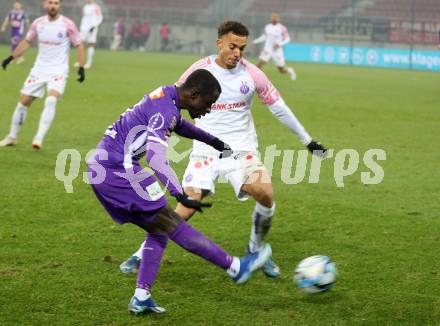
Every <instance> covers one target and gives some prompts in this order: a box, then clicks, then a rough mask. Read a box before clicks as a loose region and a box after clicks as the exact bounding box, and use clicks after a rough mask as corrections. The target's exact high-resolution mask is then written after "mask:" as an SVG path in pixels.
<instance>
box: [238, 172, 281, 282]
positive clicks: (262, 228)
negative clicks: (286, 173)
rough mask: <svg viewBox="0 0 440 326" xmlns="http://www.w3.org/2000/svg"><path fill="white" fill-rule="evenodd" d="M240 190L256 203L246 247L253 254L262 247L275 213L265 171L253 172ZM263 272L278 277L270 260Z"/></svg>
mask: <svg viewBox="0 0 440 326" xmlns="http://www.w3.org/2000/svg"><path fill="white" fill-rule="evenodd" d="M241 190H242V191H243V192H245V193H247V194H248V195H250V196H251V197H253V198H254V199H255V201H256V203H255V207H254V210H253V212H252V227H251V235H250V240H249V245H248V250H249V252H255V251H256V250H259V248H260V247H261V246H262V245H263V243H264V241H265V239H266V237H267V234H268V233H269V230H270V228H271V225H272V218H273V215H274V213H275V202H274V195H273V188H272V183H271V181H270V177H269V175H268V172H267V170H260V171H255V172H253V173H252V174H251V175H250V176H249V179H248V182H246V183H245V184H244V185H243V186H242V188H241ZM263 271H264V273H265V274H266V275H267V276H269V277H278V276H279V275H280V268H279V267H278V266H277V265H276V264H275V262H274V261H273V260H272V259H270V260H268V261H267V262H266V263H265V265H264V266H263Z"/></svg>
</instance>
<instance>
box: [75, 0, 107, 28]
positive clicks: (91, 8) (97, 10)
mask: <svg viewBox="0 0 440 326" xmlns="http://www.w3.org/2000/svg"><path fill="white" fill-rule="evenodd" d="M101 22H102V12H101V7H100V6H99V5H98V4H96V3H88V4H86V5H84V7H83V15H82V19H81V25H80V30H81V32H88V31H89V30H90V29H91V28H93V27H95V28H96V27H98V26H99V24H101Z"/></svg>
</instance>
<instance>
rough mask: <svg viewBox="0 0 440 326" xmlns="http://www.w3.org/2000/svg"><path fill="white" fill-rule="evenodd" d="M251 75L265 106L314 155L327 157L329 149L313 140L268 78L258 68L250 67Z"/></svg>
mask: <svg viewBox="0 0 440 326" xmlns="http://www.w3.org/2000/svg"><path fill="white" fill-rule="evenodd" d="M249 71H250V73H251V76H252V79H253V80H254V83H255V90H256V92H257V94H258V97H259V98H260V100H261V102H262V103H263V104H266V105H267V106H268V108H269V110H270V112H271V113H272V114H273V115H274V116H275V117H276V118H277V119H278V120H279V121H280V122H281V123H282V124H283V125H285V126H286V127H287V128H289V130H290V131H292V132H293V133H294V134H295V135H296V136H297V137H298V139H299V140H300V142H301V143H303V144H304V145H306V146H307V148H308V150H309V151H310V152H312V153H313V154H316V155H319V156H322V157H325V156H326V155H327V154H326V152H327V149H326V148H325V147H324V146H322V145H321V144H320V143H319V142H317V141H315V140H313V139H312V137H311V136H310V135H309V133H308V132H307V130H306V129H305V128H304V126H303V125H302V124H301V122H300V121H299V120H298V118H297V117H296V116H295V114H294V113H293V112H292V110H290V108H289V107H288V106H287V104H286V102H284V100H283V98H282V97H281V95H280V93H279V92H278V90H277V89H276V88H275V86H273V84H272V83H271V81H270V80H269V79H268V78H267V76H266V75H265V74H264V72H262V71H261V70H260V69H258V68H257V67H250V70H249Z"/></svg>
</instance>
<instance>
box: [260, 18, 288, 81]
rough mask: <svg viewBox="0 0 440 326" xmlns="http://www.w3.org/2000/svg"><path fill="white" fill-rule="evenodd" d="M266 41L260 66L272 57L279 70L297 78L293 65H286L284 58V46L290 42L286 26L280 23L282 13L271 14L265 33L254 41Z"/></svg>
mask: <svg viewBox="0 0 440 326" xmlns="http://www.w3.org/2000/svg"><path fill="white" fill-rule="evenodd" d="M262 42H264V48H263V51H261V54H260V57H259V59H260V61H259V62H258V63H257V67H258V68H260V69H261V68H262V67H263V66H264V65H265V64H266V63H268V62H269V60H270V59H272V60H273V62H274V63H275V65H276V66H277V68H278V70H279V72H281V73H282V74H286V73H287V74H288V75H289V76H290V78H291V79H292V80H296V73H295V70H293V68H292V67H287V66H286V61H285V60H284V53H283V46H284V45H286V44H287V43H289V42H290V36H289V32H288V31H287V28H286V26H284V25H282V24H280V15H279V14H277V13H273V14H272V15H271V16H270V24H267V25H266V26H265V27H264V31H263V35H261V36H260V37H259V38H257V39H255V40H254V41H253V42H252V43H254V44H258V43H262Z"/></svg>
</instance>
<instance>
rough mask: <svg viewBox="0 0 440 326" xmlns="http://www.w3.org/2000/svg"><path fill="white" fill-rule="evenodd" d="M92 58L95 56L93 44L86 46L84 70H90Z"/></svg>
mask: <svg viewBox="0 0 440 326" xmlns="http://www.w3.org/2000/svg"><path fill="white" fill-rule="evenodd" d="M94 56H95V44H92V43H88V44H87V59H86V64H85V65H84V68H85V69H90V68H92V63H93V57H94Z"/></svg>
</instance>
